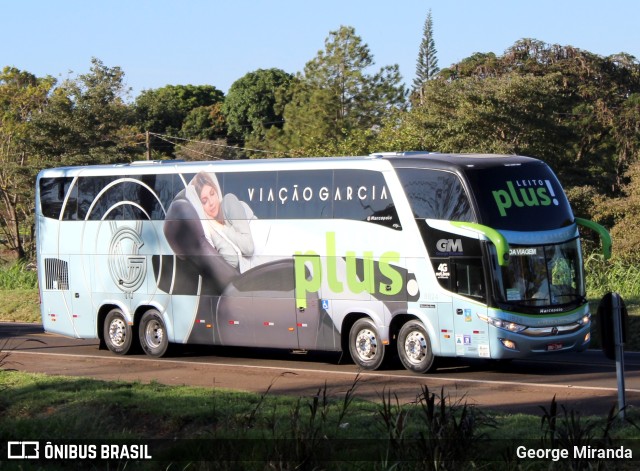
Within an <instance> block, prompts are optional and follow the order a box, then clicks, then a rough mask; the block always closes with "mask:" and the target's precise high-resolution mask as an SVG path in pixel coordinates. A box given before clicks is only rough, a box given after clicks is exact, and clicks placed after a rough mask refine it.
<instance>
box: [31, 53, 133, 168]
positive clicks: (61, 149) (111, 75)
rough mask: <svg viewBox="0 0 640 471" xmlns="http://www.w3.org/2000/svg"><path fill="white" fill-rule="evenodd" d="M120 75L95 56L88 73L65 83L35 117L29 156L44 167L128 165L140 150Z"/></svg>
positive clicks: (121, 72)
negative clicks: (99, 164)
mask: <svg viewBox="0 0 640 471" xmlns="http://www.w3.org/2000/svg"><path fill="white" fill-rule="evenodd" d="M127 94H128V89H127V88H126V87H125V85H124V72H123V71H122V70H121V69H120V68H119V67H107V66H105V65H104V64H103V63H102V62H101V61H100V60H98V59H96V58H93V59H92V60H91V68H90V71H89V73H87V74H80V75H78V76H77V77H76V78H69V79H67V80H64V81H63V82H62V83H61V84H60V85H59V86H57V87H56V88H55V89H54V90H52V93H51V94H50V96H49V97H48V100H47V103H46V107H44V109H43V110H42V112H41V113H40V114H39V115H38V116H36V117H35V118H34V119H33V128H32V132H31V134H30V136H29V142H30V146H31V148H32V152H33V153H35V154H37V155H38V156H39V157H40V158H41V159H43V161H45V162H47V164H48V165H60V164H64V165H72V164H79V165H83V164H95V163H111V162H123V161H130V160H131V158H132V156H133V155H134V154H136V153H137V152H138V151H139V150H138V149H137V147H136V145H135V143H136V132H135V130H134V129H133V127H132V126H131V125H130V122H131V112H130V108H129V106H128V105H127V104H126V97H127Z"/></svg>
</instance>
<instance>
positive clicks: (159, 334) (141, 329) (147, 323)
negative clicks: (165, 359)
mask: <svg viewBox="0 0 640 471" xmlns="http://www.w3.org/2000/svg"><path fill="white" fill-rule="evenodd" d="M138 337H139V338H140V346H141V347H142V350H143V351H144V353H146V354H147V355H149V356H152V357H161V356H164V355H165V353H167V350H168V349H169V338H168V337H167V328H166V326H165V324H164V320H163V319H162V315H161V314H160V312H159V311H158V310H156V309H149V310H148V311H147V312H145V313H144V314H143V315H142V318H141V319H140V325H139V326H138Z"/></svg>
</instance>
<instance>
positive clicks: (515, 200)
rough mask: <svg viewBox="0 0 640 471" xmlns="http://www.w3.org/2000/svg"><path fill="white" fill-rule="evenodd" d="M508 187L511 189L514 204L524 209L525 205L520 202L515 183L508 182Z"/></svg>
mask: <svg viewBox="0 0 640 471" xmlns="http://www.w3.org/2000/svg"><path fill="white" fill-rule="evenodd" d="M507 187H508V188H509V192H510V193H511V197H512V199H513V202H514V203H515V205H516V206H517V207H518V208H522V207H523V206H524V203H523V202H522V201H520V199H519V198H518V192H517V191H516V189H515V188H514V187H513V182H507Z"/></svg>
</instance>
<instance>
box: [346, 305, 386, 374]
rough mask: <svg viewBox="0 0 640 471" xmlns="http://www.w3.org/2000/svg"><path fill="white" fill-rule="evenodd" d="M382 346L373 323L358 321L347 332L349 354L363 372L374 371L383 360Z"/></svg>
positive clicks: (364, 320)
mask: <svg viewBox="0 0 640 471" xmlns="http://www.w3.org/2000/svg"><path fill="white" fill-rule="evenodd" d="M384 350H385V349H384V344H383V343H382V339H381V338H380V334H379V333H378V329H377V328H376V325H375V324H374V322H373V321H372V320H371V319H369V318H367V317H365V318H362V319H358V320H357V321H356V322H355V323H354V324H353V326H352V327H351V330H350V331H349V353H350V354H351V358H353V361H354V362H355V363H356V364H357V365H359V366H361V367H362V368H364V369H365V370H375V369H377V368H379V367H380V365H381V364H382V361H383V360H384Z"/></svg>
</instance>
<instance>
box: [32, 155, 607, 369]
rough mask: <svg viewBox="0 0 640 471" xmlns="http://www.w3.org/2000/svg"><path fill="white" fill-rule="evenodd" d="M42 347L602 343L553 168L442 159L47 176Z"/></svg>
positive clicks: (42, 191)
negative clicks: (52, 342)
mask: <svg viewBox="0 0 640 471" xmlns="http://www.w3.org/2000/svg"><path fill="white" fill-rule="evenodd" d="M36 186H37V188H36V198H37V202H36V228H37V261H38V277H39V284H40V291H41V310H42V322H43V324H44V328H45V330H46V331H48V332H54V333H58V334H62V335H66V336H71V337H76V338H87V339H88V338H99V339H100V341H101V342H102V344H103V345H106V347H108V348H109V349H110V350H111V351H113V352H114V353H117V354H126V353H129V352H132V351H134V350H136V349H140V348H141V349H142V350H143V351H144V352H145V353H147V354H148V355H151V356H154V357H161V356H163V355H164V354H165V353H166V352H167V349H168V347H169V346H170V344H210V345H221V346H227V345H233V346H245V347H275V348H282V349H291V350H325V351H344V352H347V351H348V352H349V353H350V355H351V357H352V358H353V360H354V361H355V363H356V364H358V365H359V366H360V367H362V368H365V369H375V368H377V367H379V366H380V365H381V363H382V361H383V359H384V358H385V356H389V355H392V354H393V355H395V354H396V353H397V355H398V356H399V358H400V359H401V361H402V363H403V365H404V366H405V367H406V368H408V369H409V370H412V371H415V372H426V371H428V370H429V369H430V368H431V367H432V365H433V363H434V358H435V357H472V358H487V359H511V358H521V357H526V356H531V355H543V354H545V353H547V352H557V351H581V350H584V349H586V348H587V346H588V345H589V340H590V313H589V306H588V304H587V301H586V299H585V288H584V272H583V263H582V255H581V248H580V239H579V232H578V227H579V226H581V225H582V226H587V227H589V228H590V229H595V230H596V231H598V232H599V233H600V234H601V236H602V241H603V249H604V250H605V252H607V251H609V250H610V238H609V236H608V233H607V232H606V231H605V230H604V229H603V228H602V227H601V226H599V225H597V224H595V223H592V222H590V221H586V220H582V219H579V218H575V217H574V216H573V214H572V211H571V208H570V206H569V203H568V201H567V198H566V196H565V194H564V192H563V189H562V187H561V185H560V183H559V182H558V179H557V178H556V176H555V175H554V174H553V172H552V171H551V170H550V168H549V167H548V166H547V165H546V164H545V163H543V162H542V161H539V160H536V159H533V158H528V157H518V156H494V155H449V154H437V153H416V152H409V153H402V154H393V155H390V154H374V155H371V156H368V157H357V158H350V157H341V158H306V159H274V160H271V159H269V160H249V161H219V162H188V163H187V162H175V161H147V162H135V163H130V164H122V165H98V166H84V167H63V168H55V169H47V170H43V171H41V172H40V173H39V175H38V178H37V184H36Z"/></svg>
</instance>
